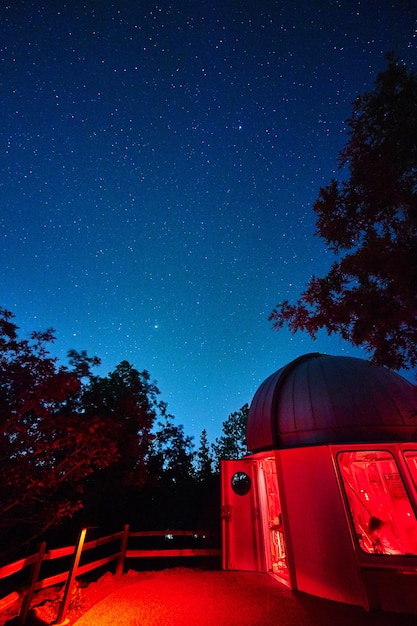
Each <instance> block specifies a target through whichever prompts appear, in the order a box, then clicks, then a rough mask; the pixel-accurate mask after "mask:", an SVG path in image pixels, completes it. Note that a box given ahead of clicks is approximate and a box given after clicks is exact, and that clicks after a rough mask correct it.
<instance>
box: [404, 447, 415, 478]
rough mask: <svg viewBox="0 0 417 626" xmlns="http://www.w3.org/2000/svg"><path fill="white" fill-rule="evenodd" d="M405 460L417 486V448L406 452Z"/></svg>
mask: <svg viewBox="0 0 417 626" xmlns="http://www.w3.org/2000/svg"><path fill="white" fill-rule="evenodd" d="M404 457H405V461H406V463H407V465H408V468H409V470H410V473H411V476H412V478H413V481H414V484H415V486H416V487H417V450H409V451H408V452H404Z"/></svg>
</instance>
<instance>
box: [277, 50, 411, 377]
mask: <svg viewBox="0 0 417 626" xmlns="http://www.w3.org/2000/svg"><path fill="white" fill-rule="evenodd" d="M387 61H388V64H387V68H386V69H385V71H384V72H382V73H381V74H379V75H378V77H377V80H376V84H375V89H374V91H372V92H370V93H365V94H364V95H363V96H360V97H358V98H357V100H356V102H355V103H354V106H353V114H352V117H351V118H350V119H349V120H348V122H347V124H348V127H349V139H348V141H347V144H346V146H345V148H344V150H342V152H341V153H340V157H339V167H340V169H342V168H345V169H347V172H348V174H349V175H348V177H347V180H345V181H342V182H338V181H336V180H332V181H331V183H330V184H329V185H328V186H327V187H324V188H322V189H320V193H319V197H318V199H317V201H316V203H315V204H314V211H315V212H316V214H317V216H318V219H317V232H316V234H318V235H319V236H320V237H322V238H323V239H324V240H325V242H326V244H327V245H328V246H329V248H330V249H331V250H332V251H333V252H334V253H335V255H336V259H337V260H336V261H335V262H334V263H333V265H332V267H331V269H330V271H329V273H328V274H327V275H326V276H324V277H323V278H317V277H315V276H313V277H312V278H311V280H310V281H309V283H308V285H307V288H306V290H305V291H304V293H303V294H302V295H301V298H300V299H299V300H298V302H297V303H296V304H294V305H293V304H290V303H289V302H288V301H284V302H283V303H281V304H279V305H277V307H276V308H275V309H274V310H273V311H272V313H271V315H270V320H271V321H272V322H273V327H274V328H275V329H280V328H282V327H283V326H284V325H288V327H289V329H290V330H291V331H292V332H293V333H295V332H296V331H298V330H304V331H307V332H308V333H309V334H310V335H311V336H312V337H313V338H315V337H316V334H317V332H318V330H319V329H322V328H325V329H327V332H328V334H332V333H336V332H337V333H340V334H341V336H342V337H343V338H344V339H346V340H348V341H349V342H350V343H352V344H353V345H355V346H362V347H364V348H365V349H366V350H367V351H368V352H369V353H370V354H371V356H372V359H373V360H374V361H375V362H376V363H378V364H382V365H386V366H388V367H391V368H394V369H400V368H403V367H404V368H410V367H411V368H412V367H415V366H416V365H417V291H416V285H417V142H416V137H417V77H416V75H415V74H414V73H413V72H410V71H407V69H406V67H405V66H404V65H401V64H400V63H399V62H398V61H397V60H396V59H395V58H394V56H393V55H388V57H387Z"/></svg>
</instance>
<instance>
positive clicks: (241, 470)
mask: <svg viewBox="0 0 417 626" xmlns="http://www.w3.org/2000/svg"><path fill="white" fill-rule="evenodd" d="M221 475H222V528H223V568H224V569H236V570H240V569H245V570H254V571H260V572H269V573H270V574H272V575H273V576H274V577H275V578H277V579H278V580H279V581H280V582H281V583H283V584H285V585H287V586H290V585H291V583H290V575H289V571H288V561H287V551H286V544H285V534H284V528H283V524H282V512H281V503H280V498H279V490H278V480H277V467H276V460H275V458H274V457H273V456H266V455H265V456H261V457H259V456H257V457H255V458H254V457H250V458H246V459H241V460H239V461H222V464H221Z"/></svg>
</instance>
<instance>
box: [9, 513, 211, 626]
mask: <svg viewBox="0 0 417 626" xmlns="http://www.w3.org/2000/svg"><path fill="white" fill-rule="evenodd" d="M87 530H88V529H87V528H83V530H82V531H81V533H80V536H79V539H78V543H77V544H76V545H75V546H68V547H65V548H54V549H52V550H48V551H47V550H46V543H41V544H40V545H39V546H38V551H37V552H36V553H35V554H32V555H31V556H29V557H27V558H24V559H20V560H19V561H15V562H14V563H10V564H9V565H4V566H3V567H0V581H1V580H3V579H6V578H9V577H11V576H13V575H16V574H17V573H19V572H22V571H24V570H26V568H30V570H28V572H27V579H28V582H27V584H26V585H24V586H23V587H20V588H18V589H15V590H13V591H11V592H10V593H9V594H8V595H6V596H4V597H0V612H2V611H4V610H5V609H7V608H9V607H10V606H12V605H13V604H14V603H16V602H17V601H19V600H21V598H22V597H23V602H22V603H21V608H20V613H19V620H18V623H19V624H20V625H21V626H24V624H25V623H26V620H27V617H28V613H29V609H30V605H31V601H32V597H33V594H34V593H35V592H36V591H39V590H40V589H45V588H47V587H52V586H53V585H58V584H61V583H65V587H64V593H63V597H62V600H61V602H60V605H59V609H58V614H57V618H56V622H55V624H56V626H59V624H63V623H64V621H65V615H66V613H67V610H68V606H69V603H70V599H71V590H72V587H73V584H74V581H75V579H76V577H77V576H81V575H82V574H85V573H87V572H90V571H92V570H95V569H97V568H99V567H103V566H105V565H107V564H109V563H111V562H113V561H115V562H116V567H115V572H116V576H120V575H121V574H123V571H124V566H125V561H126V559H129V558H135V559H143V558H152V559H153V558H160V557H202V556H205V557H214V556H215V557H219V556H220V555H221V549H219V548H206V547H186V548H175V547H170V548H163V549H141V548H137V549H133V548H131V549H129V541H130V540H132V539H135V538H136V539H137V538H158V537H159V538H165V539H166V540H167V541H169V542H171V541H172V540H173V539H174V538H175V537H189V538H191V539H190V540H191V541H192V542H193V541H194V542H196V541H199V542H200V543H204V541H205V540H206V539H207V538H208V537H210V536H212V534H211V533H209V532H208V531H202V530H197V531H196V530H161V531H137V532H132V531H130V528H129V526H128V525H126V526H124V527H123V530H122V531H120V532H118V533H114V534H112V535H108V536H106V537H101V538H99V539H95V540H93V541H86V536H87ZM115 542H117V551H116V552H112V553H111V554H109V555H105V556H101V558H96V559H95V560H92V561H89V562H87V563H83V564H80V561H81V557H82V556H83V555H85V553H86V552H87V551H88V550H92V549H94V548H99V547H100V546H105V545H106V544H111V543H115ZM64 557H67V558H70V559H71V565H70V567H69V569H68V570H66V571H64V572H61V573H58V574H54V575H52V576H48V577H46V578H40V573H41V567H42V565H43V564H45V563H47V562H51V561H55V560H56V559H60V558H64Z"/></svg>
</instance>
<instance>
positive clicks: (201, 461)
mask: <svg viewBox="0 0 417 626" xmlns="http://www.w3.org/2000/svg"><path fill="white" fill-rule="evenodd" d="M196 466H197V467H196V476H197V479H198V480H199V481H200V482H204V481H207V480H208V479H210V478H211V476H212V475H213V456H212V454H211V451H210V444H209V441H208V437H207V431H206V429H204V430H203V432H202V433H201V437H200V447H199V448H198V450H197V452H196Z"/></svg>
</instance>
